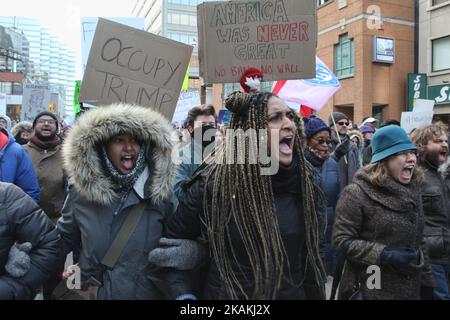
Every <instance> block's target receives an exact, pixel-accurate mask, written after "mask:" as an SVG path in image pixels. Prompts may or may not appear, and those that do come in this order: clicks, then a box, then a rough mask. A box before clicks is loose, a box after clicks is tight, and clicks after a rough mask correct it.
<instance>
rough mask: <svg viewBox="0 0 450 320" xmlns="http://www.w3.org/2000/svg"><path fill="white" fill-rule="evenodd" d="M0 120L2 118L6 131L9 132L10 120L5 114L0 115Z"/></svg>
mask: <svg viewBox="0 0 450 320" xmlns="http://www.w3.org/2000/svg"><path fill="white" fill-rule="evenodd" d="M0 118H3V119H5V120H6V128H5V129H6V130H8V131H9V130H11V118H10V117H8V116H7V115H6V114H3V113H0Z"/></svg>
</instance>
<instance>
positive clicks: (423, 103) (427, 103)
mask: <svg viewBox="0 0 450 320" xmlns="http://www.w3.org/2000/svg"><path fill="white" fill-rule="evenodd" d="M433 109H434V100H425V99H415V100H414V108H413V112H431V113H433Z"/></svg>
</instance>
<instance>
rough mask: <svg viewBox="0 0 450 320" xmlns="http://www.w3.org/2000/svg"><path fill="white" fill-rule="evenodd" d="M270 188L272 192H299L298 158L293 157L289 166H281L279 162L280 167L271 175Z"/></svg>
mask: <svg viewBox="0 0 450 320" xmlns="http://www.w3.org/2000/svg"><path fill="white" fill-rule="evenodd" d="M271 179H272V190H273V193H274V194H281V193H295V194H297V193H299V192H300V173H299V160H298V158H297V156H294V157H293V160H292V163H291V165H289V166H283V165H282V164H281V163H280V168H279V169H278V173H277V174H276V175H273V176H271Z"/></svg>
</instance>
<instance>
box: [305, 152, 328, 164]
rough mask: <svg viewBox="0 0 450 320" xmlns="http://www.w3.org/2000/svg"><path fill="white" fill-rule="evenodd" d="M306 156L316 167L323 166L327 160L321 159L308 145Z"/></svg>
mask: <svg viewBox="0 0 450 320" xmlns="http://www.w3.org/2000/svg"><path fill="white" fill-rule="evenodd" d="M305 158H306V160H308V162H309V163H311V164H312V165H313V166H314V167H321V166H322V164H323V163H324V161H325V160H323V159H320V158H319V157H318V156H316V155H315V154H314V152H312V151H311V150H310V149H309V148H308V147H307V148H306V149H305Z"/></svg>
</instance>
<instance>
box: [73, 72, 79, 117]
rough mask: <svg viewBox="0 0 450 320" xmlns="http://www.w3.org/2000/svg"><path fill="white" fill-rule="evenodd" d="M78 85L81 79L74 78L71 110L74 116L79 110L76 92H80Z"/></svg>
mask: <svg viewBox="0 0 450 320" xmlns="http://www.w3.org/2000/svg"><path fill="white" fill-rule="evenodd" d="M80 86H81V80H76V81H75V92H74V93H73V112H74V115H75V116H76V115H77V114H78V113H79V112H80V110H81V106H80V101H78V93H79V92H80Z"/></svg>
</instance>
